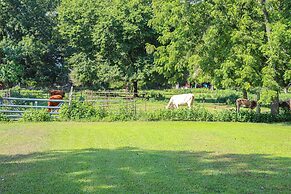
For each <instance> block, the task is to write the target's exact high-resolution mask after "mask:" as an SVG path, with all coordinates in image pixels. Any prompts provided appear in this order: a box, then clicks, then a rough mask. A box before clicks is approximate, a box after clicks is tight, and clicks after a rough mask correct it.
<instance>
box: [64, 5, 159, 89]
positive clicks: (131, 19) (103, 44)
mask: <svg viewBox="0 0 291 194" xmlns="http://www.w3.org/2000/svg"><path fill="white" fill-rule="evenodd" d="M59 13H60V15H59V21H60V23H59V25H60V26H59V27H60V31H61V33H62V34H63V36H64V37H65V38H66V39H67V40H68V43H69V45H70V46H71V47H72V53H71V54H70V55H69V57H68V58H71V57H72V56H74V55H78V53H80V52H83V53H85V55H86V57H87V58H88V59H90V60H91V61H94V62H93V63H94V64H95V69H97V70H99V69H104V68H108V69H114V70H115V71H114V72H115V73H114V76H112V77H111V78H116V79H119V80H123V81H124V82H132V83H133V86H134V92H135V93H137V83H138V81H139V80H142V79H143V78H144V76H145V74H146V73H147V71H148V69H150V68H151V62H152V57H151V55H148V54H147V53H146V48H145V47H146V43H151V44H156V37H155V31H154V30H153V29H152V28H150V27H149V26H148V21H149V20H150V19H151V17H152V9H151V1H142V0H131V1H130V0H113V1H109V2H104V1H96V0H95V1H94V0H91V1H84V0H75V1H73V2H72V1H63V2H62V5H61V7H60V8H59ZM96 60H97V62H96ZM86 61H87V62H88V61H89V60H86ZM85 64H86V63H84V65H85ZM86 66H87V67H88V68H89V66H90V65H89V66H88V65H86ZM71 67H74V64H71ZM88 70H89V69H88ZM89 71H90V70H89ZM72 72H74V76H75V77H78V76H77V74H78V73H77V72H76V71H74V68H73V69H72ZM79 73H81V74H82V72H80V71H79ZM93 74H95V76H93V77H91V78H92V79H94V82H104V81H105V82H106V80H102V79H101V78H100V76H97V75H96V74H97V72H95V73H93ZM92 82H93V80H92ZM83 84H85V85H86V84H88V82H87V83H83Z"/></svg>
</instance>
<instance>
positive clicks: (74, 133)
mask: <svg viewBox="0 0 291 194" xmlns="http://www.w3.org/2000/svg"><path fill="white" fill-rule="evenodd" d="M290 191H291V124H290V123H289V124H288V123H285V124H248V123H206V122H205V123H203V122H201V123H200V122H114V123H102V122H100V123H82V122H79V123H77V122H63V123H62V122H54V123H1V124H0V193H112V192H115V193H151V192H155V193H220V192H223V193H290Z"/></svg>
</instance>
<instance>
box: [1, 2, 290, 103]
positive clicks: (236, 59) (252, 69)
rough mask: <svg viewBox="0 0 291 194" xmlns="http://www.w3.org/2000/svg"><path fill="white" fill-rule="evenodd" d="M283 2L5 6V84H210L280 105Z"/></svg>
mask: <svg viewBox="0 0 291 194" xmlns="http://www.w3.org/2000/svg"><path fill="white" fill-rule="evenodd" d="M290 9H291V1H289V0H281V1H277V0H241V1H235V0H207V1H206V0H205V1H203V0H184V1H182V0H169V1H162V0H111V1H103V0H53V1H51V0H37V1H32V0H21V1H20V0H1V1H0V81H1V82H2V83H4V84H5V85H8V86H13V85H15V84H17V83H21V84H23V85H25V86H50V85H52V84H54V83H56V84H59V85H64V84H66V83H68V82H72V83H73V84H74V85H76V86H83V87H90V88H96V89H97V88H109V87H110V88H116V87H117V88H118V87H123V88H124V87H125V86H126V85H128V86H130V85H131V86H132V87H133V88H134V90H135V91H137V88H138V87H143V88H158V87H160V88H161V87H166V86H168V85H174V84H176V83H180V84H183V83H185V82H187V81H188V82H203V81H207V82H211V83H213V84H214V85H215V86H216V87H219V88H237V89H241V90H244V91H245V93H246V92H247V91H250V90H257V91H260V92H261V93H262V94H263V95H262V96H267V97H268V98H270V100H276V99H277V94H278V91H280V90H282V89H284V88H287V87H288V85H289V84H290V82H291V58H290V54H291V53H290V52H291V48H290V47H291V29H290V26H291V13H290Z"/></svg>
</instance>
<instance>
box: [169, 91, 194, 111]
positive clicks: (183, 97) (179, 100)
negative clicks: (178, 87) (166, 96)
mask: <svg viewBox="0 0 291 194" xmlns="http://www.w3.org/2000/svg"><path fill="white" fill-rule="evenodd" d="M193 101H194V95H193V94H180V95H174V96H172V97H171V99H170V101H169V103H168V105H167V106H166V108H167V109H169V108H179V106H180V105H187V106H188V108H189V109H190V108H191V105H192V104H193Z"/></svg>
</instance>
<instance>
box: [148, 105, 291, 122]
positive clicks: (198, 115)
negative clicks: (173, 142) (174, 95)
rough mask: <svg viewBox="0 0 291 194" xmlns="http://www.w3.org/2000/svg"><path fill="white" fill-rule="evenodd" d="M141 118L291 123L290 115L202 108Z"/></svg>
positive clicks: (163, 111) (169, 111) (166, 112)
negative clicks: (211, 110) (213, 110)
mask: <svg viewBox="0 0 291 194" xmlns="http://www.w3.org/2000/svg"><path fill="white" fill-rule="evenodd" d="M143 118H144V119H146V120H148V121H160V120H169V121H218V122H255V123H272V122H288V121H291V114H278V115H272V114H270V113H260V114H257V113H255V112H249V111H241V112H240V113H237V112H236V111H234V110H224V111H216V112H210V111H207V110H206V109H204V108H200V107H198V108H192V109H190V110H188V109H176V110H158V111H155V112H149V113H145V114H144V115H143Z"/></svg>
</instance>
